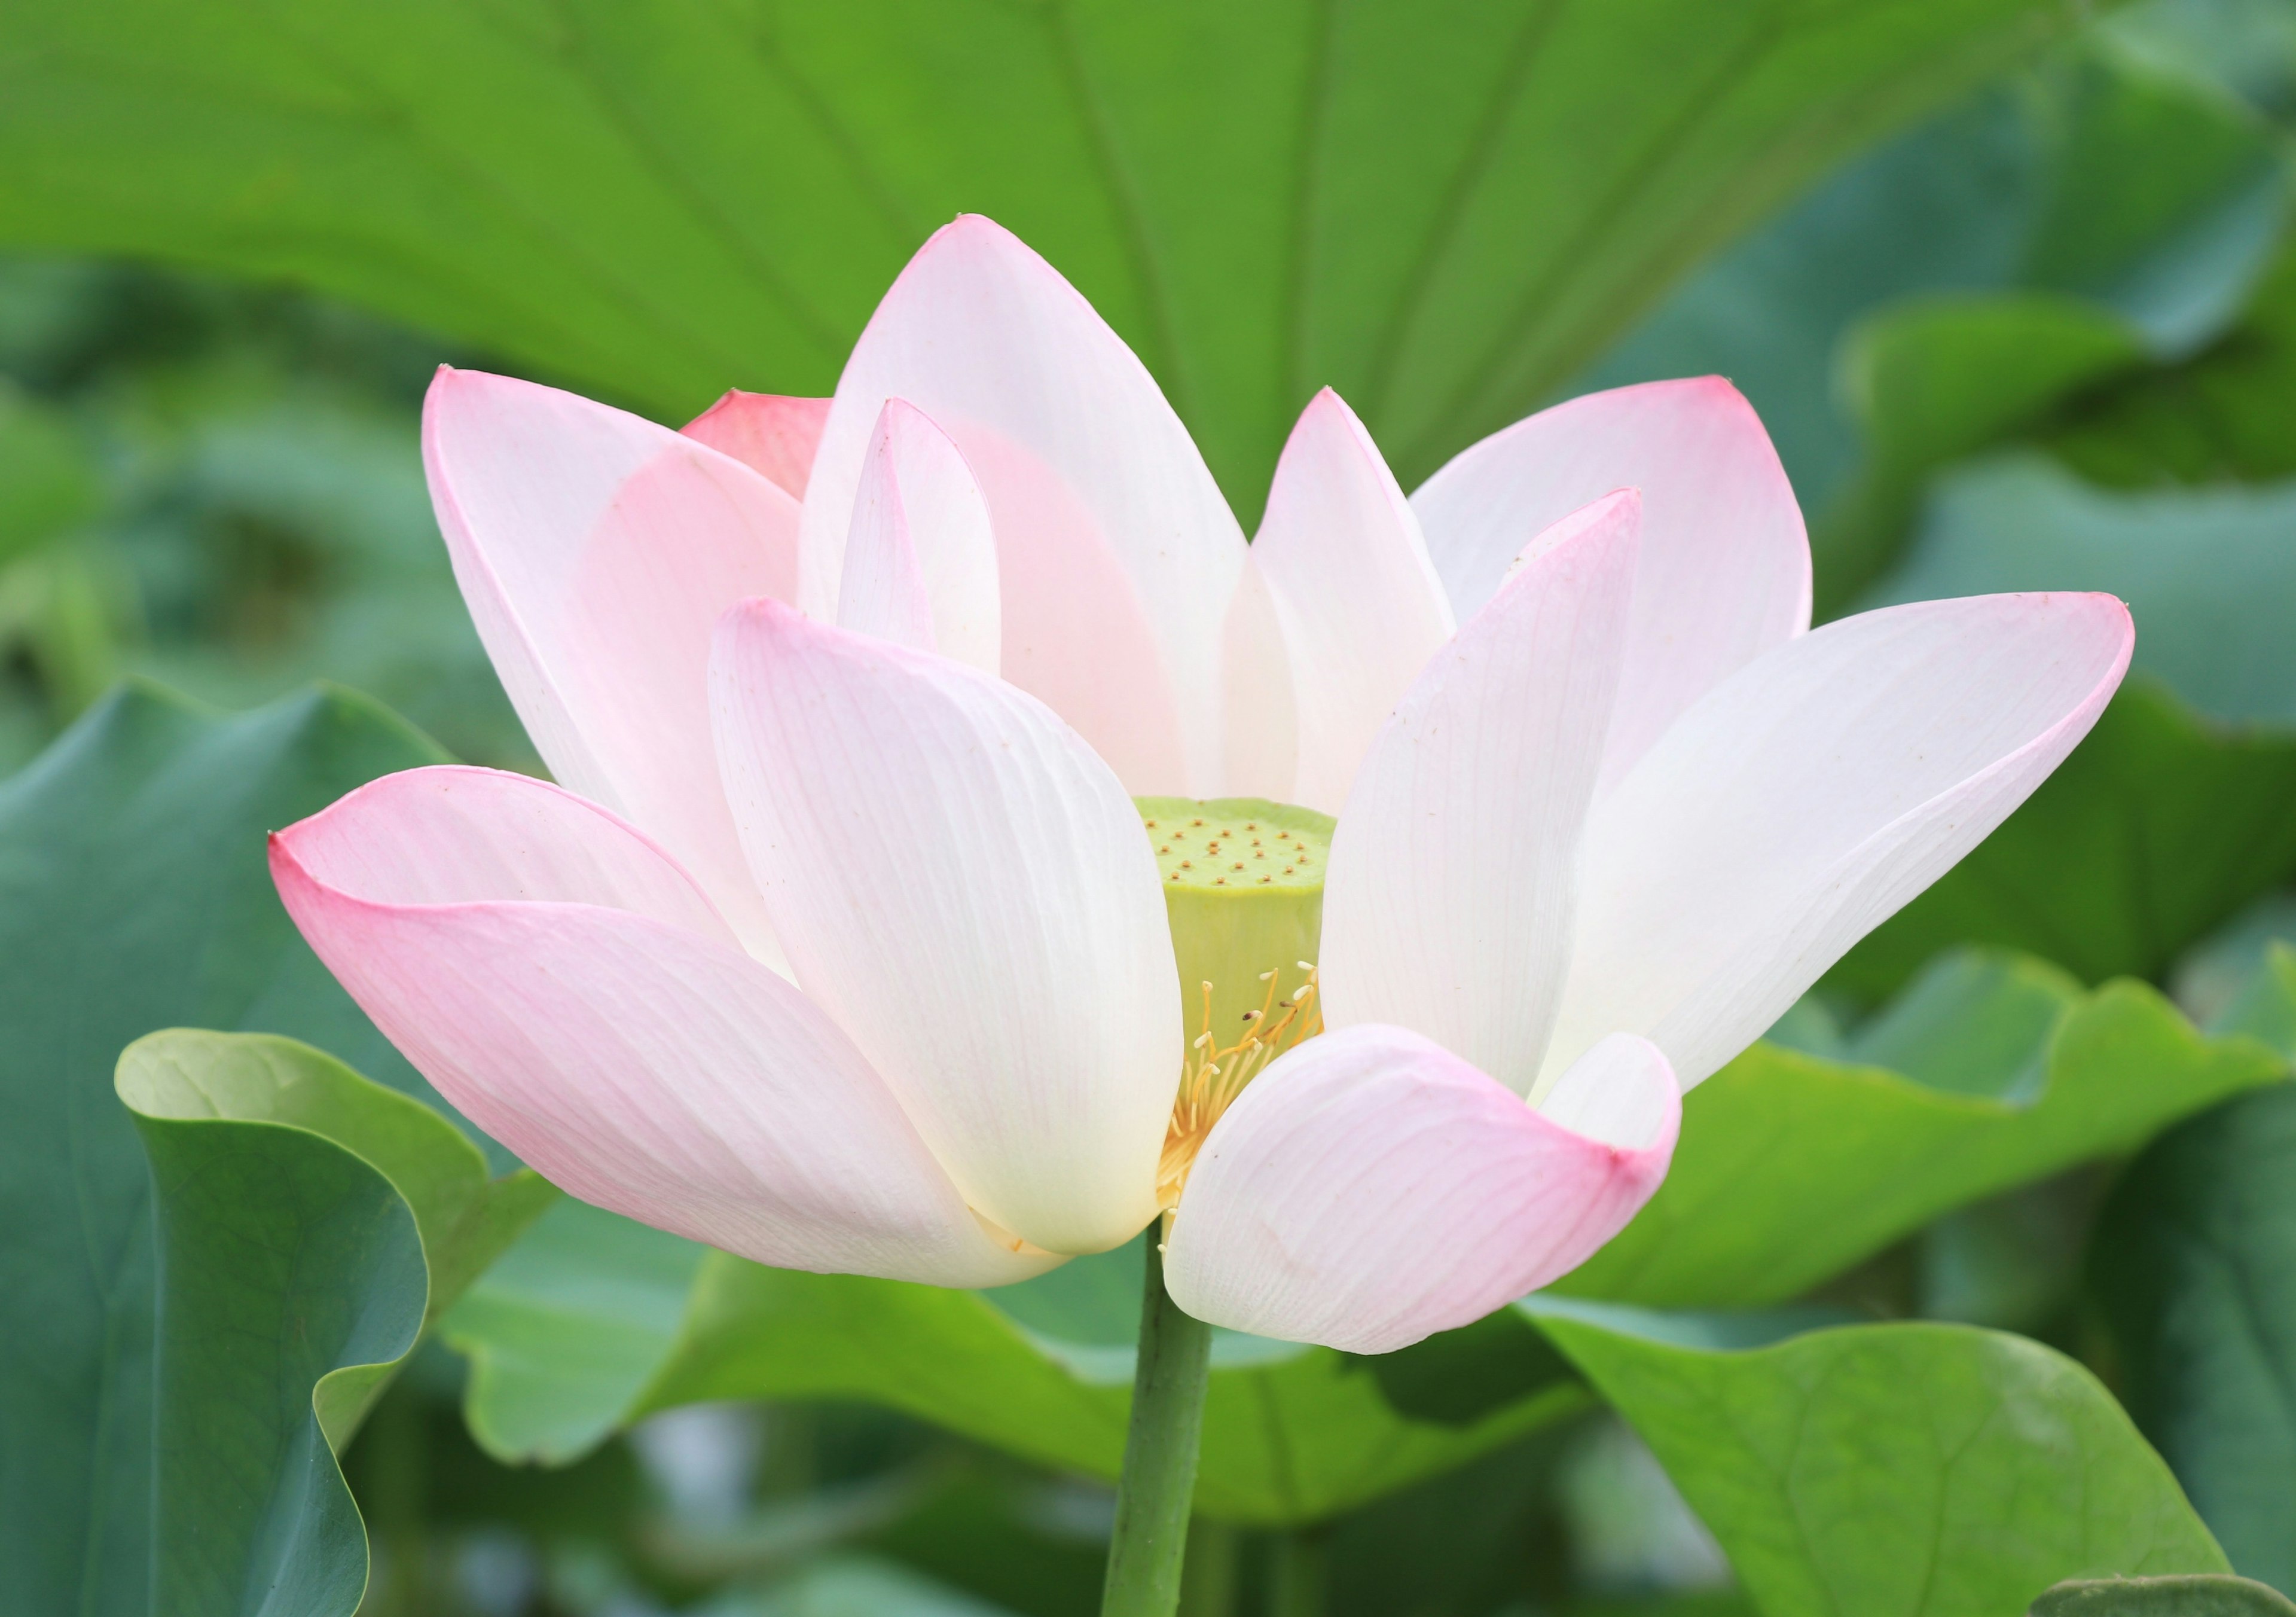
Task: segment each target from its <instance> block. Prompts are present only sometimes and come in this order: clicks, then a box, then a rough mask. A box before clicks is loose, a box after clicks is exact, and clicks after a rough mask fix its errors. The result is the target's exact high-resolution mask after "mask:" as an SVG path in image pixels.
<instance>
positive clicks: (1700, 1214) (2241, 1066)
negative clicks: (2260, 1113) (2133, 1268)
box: [1555, 955, 2286, 1308]
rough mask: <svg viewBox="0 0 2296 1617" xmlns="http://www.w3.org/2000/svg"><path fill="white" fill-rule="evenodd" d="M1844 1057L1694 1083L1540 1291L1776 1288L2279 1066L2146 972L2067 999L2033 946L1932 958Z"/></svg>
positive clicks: (1690, 1295)
mask: <svg viewBox="0 0 2296 1617" xmlns="http://www.w3.org/2000/svg"><path fill="white" fill-rule="evenodd" d="M1848 1055H1849V1059H1848V1060H1846V1061H1828V1060H1825V1059H1822V1058H1819V1057H1816V1056H1813V1055H1804V1054H1802V1053H1800V1052H1798V1051H1793V1050H1788V1049H1784V1048H1782V1047H1778V1046H1775V1045H1768V1044H1761V1045H1757V1046H1755V1047H1753V1048H1752V1049H1751V1050H1749V1051H1748V1052H1747V1053H1746V1054H1745V1055H1742V1056H1740V1057H1739V1058H1738V1059H1737V1060H1736V1061H1734V1062H1733V1063H1730V1064H1729V1065H1728V1066H1726V1067H1725V1068H1724V1069H1723V1070H1722V1071H1720V1072H1718V1073H1717V1074H1715V1076H1714V1077H1712V1078H1710V1079H1708V1080H1707V1081H1706V1082H1705V1083H1703V1084H1702V1085H1700V1086H1699V1087H1698V1088H1696V1089H1694V1090H1693V1091H1691V1093H1690V1095H1689V1096H1688V1097H1687V1099H1686V1100H1685V1104H1684V1107H1683V1122H1682V1139H1681V1144H1680V1145H1678V1146H1677V1148H1676V1151H1675V1158H1674V1166H1673V1168H1672V1169H1671V1170H1669V1173H1668V1175H1667V1179H1666V1183H1665V1184H1664V1185H1663V1186H1661V1187H1660V1189H1659V1193H1658V1194H1657V1195H1656V1196H1654V1197H1652V1200H1651V1202H1650V1204H1649V1205H1648V1206H1647V1207H1645V1208H1644V1210H1643V1211H1642V1212H1641V1213H1640V1214H1639V1215H1637V1216H1636V1219H1635V1220H1634V1222H1633V1223H1631V1224H1629V1225H1628V1227H1626V1229H1625V1230H1624V1231H1622V1232H1621V1233H1620V1235H1619V1236H1618V1237H1617V1239H1615V1240H1613V1241H1612V1242H1611V1244H1609V1245H1608V1246H1606V1247H1604V1248H1603V1250H1602V1251H1601V1252H1597V1253H1596V1254H1595V1256H1594V1257H1593V1258H1592V1259H1591V1260H1588V1261H1587V1263H1586V1264H1585V1265H1584V1266H1583V1267H1581V1268H1579V1269H1578V1270H1577V1271H1575V1272H1574V1273H1572V1274H1570V1275H1569V1276H1565V1277H1564V1278H1563V1279H1562V1281H1560V1282H1559V1283H1557V1286H1556V1288H1555V1289H1556V1290H1558V1291H1560V1292H1563V1293H1569V1294H1570V1295H1573V1296H1584V1297H1606V1298H1615V1299H1620V1300H1624V1301H1633V1302H1639V1303H1647V1304H1651V1305H1654V1306H1661V1307H1674V1308H1682V1307H1736V1306H1743V1305H1748V1304H1755V1303H1764V1302H1772V1301H1781V1300H1784V1299H1785V1298H1789V1297H1792V1296H1794V1295H1796V1294H1798V1293H1800V1292H1802V1291H1804V1290H1805V1289H1807V1288H1808V1287H1809V1286H1811V1285H1815V1284H1816V1283H1817V1282H1819V1281H1821V1280H1824V1279H1826V1278H1827V1277H1829V1276H1833V1275H1834V1274H1836V1273H1839V1272H1840V1271H1841V1270H1842V1269H1844V1268H1848V1267H1849V1266H1850V1265H1851V1264H1853V1263H1856V1262H1857V1261H1858V1260H1860V1259H1863V1258H1866V1257H1867V1256H1869V1255H1871V1254H1872V1253H1874V1252H1878V1251H1879V1250H1881V1249H1882V1247H1884V1246H1886V1245H1888V1244H1890V1242H1892V1241H1895V1240H1897V1239H1898V1238H1899V1237H1901V1236H1903V1235H1908V1234H1910V1233H1912V1232H1913V1231H1914V1230H1916V1229H1918V1228H1920V1227H1922V1226H1923V1225H1924V1224H1926V1223H1928V1222H1929V1221H1930V1220H1931V1219H1934V1218H1936V1217H1937V1216H1938V1215H1939V1214H1940V1213H1942V1212H1945V1211H1948V1210H1950V1209H1952V1208H1955V1207H1958V1206H1961V1205H1963V1204H1964V1203H1965V1202H1972V1201H1975V1200H1977V1199H1978V1198H1980V1197H1981V1196H1986V1195H1989V1194H1993V1193H1995V1192H1997V1191H2001V1190H2006V1189H2008V1188H2010V1187H2011V1186H2016V1185H2021V1184H2023V1183H2025V1182H2027V1181H2029V1180H2032V1179H2037V1178H2042V1177H2043V1176H2045V1175H2046V1174H2050V1173H2054V1172H2055V1171H2057V1170H2060V1169H2062V1168H2067V1167H2070V1166H2071V1165H2073V1164H2074V1163H2077V1162H2081V1161H2088V1160H2090V1159H2093V1158H2096V1157H2101V1156H2110V1155H2112V1154H2115V1153H2120V1152H2126V1151H2130V1150H2134V1149H2135V1148H2136V1147H2137V1146H2138V1145H2142V1144H2144V1141H2146V1140H2147V1139H2149V1138H2151V1137H2152V1136H2153V1134H2154V1133H2156V1132H2158V1131H2159V1130H2160V1129H2162V1128H2164V1127H2166V1126H2167V1125H2168V1124H2169V1123H2170V1122H2172V1121H2174V1120H2176V1119H2177V1118H2180V1117H2184V1116H2185V1115H2187V1114H2189V1113H2191V1112H2196V1111H2199V1110H2201V1109H2202V1108H2203V1107H2206V1106H2208V1105H2210V1104H2213V1103H2214V1102H2217V1101H2218V1100H2221V1099H2223V1098H2224V1097H2226V1096H2229V1095H2234V1094H2236V1093H2239V1092H2240V1091H2242V1090H2244V1089H2249V1088H2255V1087H2256V1086H2258V1085H2259V1084H2266V1083H2270V1082H2272V1081H2273V1080H2275V1079H2277V1078H2279V1077H2281V1076H2282V1075H2283V1074H2284V1072H2285V1071H2286V1067H2285V1064H2284V1060H2283V1058H2281V1057H2280V1056H2278V1055H2276V1054H2274V1053H2273V1052H2272V1051H2270V1050H2267V1049H2266V1048H2265V1047H2262V1046H2261V1045H2259V1044H2257V1043H2255V1042H2254V1041H2252V1040H2250V1039H2245V1038H2231V1039H2210V1038H2204V1037H2202V1035H2201V1034H2200V1033H2199V1032H2197V1031H2195V1030H2194V1028H2193V1026H2192V1024H2191V1023H2189V1022H2186V1021H2185V1019H2184V1018H2183V1017H2182V1016H2181V1015H2179V1014H2177V1011H2176V1009H2175V1008H2174V1007H2173V1006H2171V1005H2169V1003H2168V1002H2167V1001H2166V1000H2165V999H2163V998H2161V996H2160V995H2159V994H2157V993H2156V992H2154V991H2153V989H2149V988H2146V987H2144V986H2143V985H2142V984H2139V983H2135V982H2116V983H2112V984H2109V985H2107V986H2106V987H2104V988H2103V989H2098V990H2096V991H2095V993H2092V994H2083V993H2082V992H2080V990H2079V986H2078V985H2077V984H2075V983H2073V982H2072V981H2070V980H2069V979H2067V978H2065V977H2064V975H2063V974H2062V973H2059V972H2057V971H2055V970H2054V968H2052V967H2049V966H2046V965H2044V964H2040V963H2038V962H2031V961H2018V960H2014V959H2005V958H2002V957H1999V956H1981V955H1961V956H1946V957H1945V958H1944V959H1942V960H1940V961H1939V962H1938V963H1937V964H1935V965H1933V966H1932V967H1931V971H1930V973H1928V974H1927V975H1925V977H1924V978H1923V979H1922V980H1921V981H1918V982H1916V983H1915V986H1914V987H1912V988H1911V989H1908V990H1907V993H1906V995H1905V996H1904V997H1903V998H1902V999H1901V1000H1900V1001H1899V1002H1898V1004H1897V1005H1894V1006H1892V1007H1891V1008H1890V1010H1887V1011H1885V1012H1883V1013H1882V1014H1881V1015H1880V1016H1879V1017H1877V1018H1876V1019H1875V1020H1874V1022H1872V1023H1871V1024H1870V1025H1869V1027H1868V1028H1866V1030H1862V1032H1861V1036H1860V1038H1858V1039H1857V1040H1856V1041H1853V1043H1852V1045H1851V1047H1850V1048H1849V1052H1848ZM1892 1067H1895V1069H1896V1070H1894V1071H1893V1070H1891V1068H1892Z"/></svg>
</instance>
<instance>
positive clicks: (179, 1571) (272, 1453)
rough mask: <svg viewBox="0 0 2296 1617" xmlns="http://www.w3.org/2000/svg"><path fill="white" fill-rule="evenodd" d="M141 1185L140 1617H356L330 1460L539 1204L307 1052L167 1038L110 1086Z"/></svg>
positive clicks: (276, 1044)
mask: <svg viewBox="0 0 2296 1617" xmlns="http://www.w3.org/2000/svg"><path fill="white" fill-rule="evenodd" d="M115 1083H116V1086H117V1088H118V1090H119V1098H120V1100H121V1101H122V1102H123V1103H124V1104H126V1105H127V1108H128V1110H129V1111H130V1112H132V1113H133V1114H134V1117H135V1128H136V1130H137V1132H138V1133H139V1134H141V1135H142V1137H143V1149H144V1152H145V1153H146V1154H147V1155H148V1156H149V1157H150V1158H151V1161H152V1192H153V1204H154V1211H155V1214H156V1217H157V1223H158V1234H159V1248H160V1316H159V1319H160V1328H159V1336H158V1342H157V1358H158V1365H157V1375H156V1378H155V1386H156V1403H157V1414H156V1419H155V1440H154V1465H155V1467H156V1473H157V1474H156V1480H155V1485H154V1489H153V1496H152V1498H153V1519H154V1536H155V1539H156V1546H155V1553H154V1556H153V1573H154V1580H155V1584H156V1597H157V1598H156V1609H159V1610H163V1611H166V1612H168V1613H171V1614H175V1613H181V1614H182V1617H210V1614H212V1617H242V1613H259V1614H261V1617H350V1613H353V1612H354V1611H355V1610H356V1609H357V1606H358V1604H359V1598H360V1596H361V1594H362V1592H363V1591H364V1589H365V1585H366V1572H367V1558H366V1535H365V1530H364V1528H363V1527H362V1526H361V1524H360V1522H359V1515H358V1508H357V1505H356V1504H355V1503H354V1502H353V1501H352V1498H351V1496H350V1490H349V1489H348V1487H347V1486H345V1484H344V1482H343V1478H342V1473H341V1472H340V1469H338V1468H337V1465H336V1456H337V1455H338V1454H340V1452H341V1450H342V1448H343V1446H344V1444H346V1443H347V1442H348V1441H350V1438H351V1434H352V1433H353V1432H356V1431H357V1427H358V1423H359V1420H360V1418H361V1416H364V1415H365V1412H366V1410H367V1408H369V1407H370V1406H371V1405H372V1404H373V1400H374V1399H375V1397H376V1396H377V1395H378V1394H379V1393H381V1391H382V1389H383V1386H384V1385H385V1383H387V1382H388V1381H389V1377H390V1375H391V1373H392V1372H393V1371H395V1370H396V1369H397V1368H398V1367H399V1366H400V1365H401V1364H403V1363H404V1362H405V1360H406V1355H407V1354H408V1353H410V1352H411V1351H413V1350H414V1344H415V1342H416V1341H417V1339H418V1338H419V1336H420V1334H421V1332H422V1328H423V1327H424V1326H425V1325H427V1324H428V1322H429V1320H430V1318H431V1317H434V1316H435V1315H436V1314H437V1313H438V1312H439V1310H440V1309H443V1308H444V1307H445V1306H446V1305H447V1303H449V1302H451V1301H453V1300H454V1298H455V1294H456V1293H458V1292H460V1291H461V1290H462V1288H463V1285H466V1284H467V1283H468V1281H469V1280H470V1278H471V1276H473V1275H475V1274H477V1273H478V1272H479V1271H480V1269H482V1268H485V1266H486V1265H487V1264H488V1262H490V1261H492V1260H493V1259H494V1258H495V1257H496V1255H498V1254H499V1253H500V1252H501V1251H502V1249H503V1248H504V1246H506V1245H508V1244H510V1242H511V1241H512V1239H513V1238H514V1237H515V1236H516V1235H518V1234H519V1232H520V1231H521V1230H522V1229H523V1228H524V1227H526V1225H527V1224H528V1223H529V1222H531V1221H532V1219H534V1217H535V1215H536V1214H537V1213H539V1212H540V1211H542V1209H543V1208H544V1207H545V1206H547V1205H548V1204H549V1203H550V1202H552V1201H553V1200H555V1199H556V1198H557V1195H558V1192H557V1191H555V1190H554V1189H553V1188H552V1187H551V1186H549V1185H547V1184H545V1183H544V1182H543V1181H542V1180H541V1179H540V1178H537V1177H536V1176H535V1175H534V1174H533V1173H532V1172H530V1171H529V1170H525V1169H520V1170H518V1171H516V1172H515V1173H512V1174H511V1175H510V1176H508V1177H507V1178H502V1179H498V1180H490V1179H489V1178H488V1176H487V1164H486V1159H485V1158H484V1157H483V1156H482V1155H480V1153H479V1150H478V1148H477V1147H476V1146H475V1145H471V1142H470V1141H469V1140H468V1139H467V1138H465V1137H463V1134H462V1132H461V1131H460V1130H459V1129H456V1128H455V1126H454V1125H453V1124H452V1123H449V1122H447V1120H446V1119H444V1118H443V1117H440V1116H439V1114H438V1113H437V1112H432V1111H431V1110H430V1108H428V1107H427V1106H424V1105H423V1104H422V1103H421V1102H419V1101H415V1100H411V1099H409V1098H408V1097H407V1096H404V1095H400V1094H398V1092H396V1091H395V1090H390V1089H386V1088H383V1087H382V1086H381V1085H380V1084H376V1083H372V1082H370V1081H368V1080H367V1079H364V1078H361V1077H360V1076H359V1075H358V1074H357V1073H356V1072H354V1071H351V1070H350V1069H349V1068H348V1067H346V1066H344V1065H343V1064H342V1063H340V1062H339V1061H336V1060H335V1059H334V1058H333V1057H332V1056H330V1055H326V1054H324V1052H322V1051H318V1050H315V1049H313V1048H311V1047H309V1046H308V1045H303V1044H298V1043H296V1042H295V1041H294V1040H292V1039H289V1038H275V1037H271V1036H268V1035H263V1034H242V1033H209V1032H202V1031H197V1030H171V1031H168V1032H163V1033H155V1034H152V1035H151V1036H150V1037H148V1038H140V1039H138V1040H136V1042H135V1043H134V1044H132V1045H130V1046H129V1047H127V1050H126V1051H125V1052H124V1053H123V1054H122V1055H121V1056H120V1058H119V1071H118V1075H117V1078H116V1079H115Z"/></svg>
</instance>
